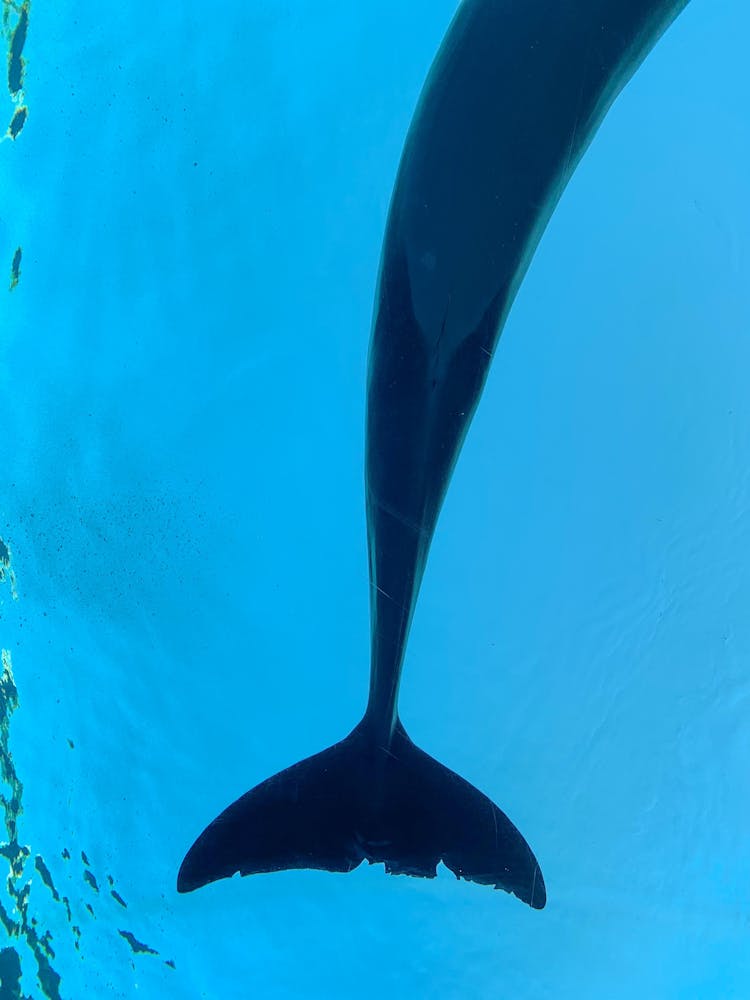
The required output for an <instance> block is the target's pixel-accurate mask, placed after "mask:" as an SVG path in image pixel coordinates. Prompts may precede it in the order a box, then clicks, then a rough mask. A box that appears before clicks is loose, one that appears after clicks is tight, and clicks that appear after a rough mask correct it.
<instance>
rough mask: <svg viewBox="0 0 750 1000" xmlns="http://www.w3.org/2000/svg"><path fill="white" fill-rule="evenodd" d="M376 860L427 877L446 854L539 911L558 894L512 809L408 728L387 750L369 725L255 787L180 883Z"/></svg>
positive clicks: (212, 833)
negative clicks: (420, 743) (427, 749)
mask: <svg viewBox="0 0 750 1000" xmlns="http://www.w3.org/2000/svg"><path fill="white" fill-rule="evenodd" d="M364 860H367V861H369V862H370V863H371V864H376V863H381V864H384V865H385V868H386V871H388V872H391V873H392V874H406V875H417V876H422V877H424V878H434V877H435V875H436V874H437V871H436V869H437V865H438V863H439V862H440V861H441V860H442V861H443V862H444V864H445V865H446V866H447V867H448V868H450V869H451V871H452V872H454V873H455V875H456V876H457V877H458V878H464V879H469V880H470V881H472V882H480V883H482V884H483V885H493V886H494V887H495V888H496V889H504V890H505V891H506V892H512V893H514V894H515V895H516V896H518V898H519V899H521V900H523V902H525V903H528V904H529V905H530V906H532V907H534V908H535V909H542V907H543V906H544V904H545V902H546V899H547V896H546V891H545V887H544V880H543V878H542V873H541V871H540V869H539V865H538V864H537V861H536V858H535V857H534V855H533V853H532V851H531V848H530V847H529V846H528V844H527V843H526V841H525V840H524V838H523V837H522V836H521V834H520V833H519V832H518V830H517V829H516V828H515V826H513V824H512V823H511V822H510V820H509V819H508V817H507V816H506V815H505V814H504V813H502V812H501V811H500V810H499V809H498V808H497V806H496V805H494V803H492V802H491V801H490V800H489V799H488V798H487V796H486V795H483V794H482V793H481V792H480V791H478V790H477V789H476V788H474V787H473V785H470V784H469V783H468V781H464V779H463V778H461V777H459V776H458V775H457V774H455V773H454V772H453V771H450V770H449V769H448V768H447V767H443V765H442V764H439V763H438V762H437V761H436V760H433V758H432V757H430V756H428V755H427V754H426V753H424V752H423V751H422V750H420V749H419V748H418V747H417V746H415V745H414V744H413V743H412V742H411V740H410V739H409V737H408V736H407V735H406V733H405V731H404V730H403V728H402V727H401V726H400V725H399V726H398V728H397V730H396V733H395V735H394V738H393V740H392V742H391V745H390V747H388V748H387V749H382V748H380V747H378V746H377V745H375V744H374V743H373V742H372V740H371V738H370V737H369V736H368V735H367V734H366V730H365V729H364V727H363V725H360V726H358V727H357V728H356V729H355V730H354V731H353V732H352V733H350V735H349V736H347V738H346V739H345V740H342V741H341V742H340V743H336V744H335V745H334V746H332V747H329V748H328V749H327V750H324V751H323V752H322V753H319V754H316V755H315V756H314V757H308V758H307V759H306V760H303V761H300V762H299V763H298V764H295V765H294V766H293V767H289V768H287V769H286V770H285V771H280V772H279V773H278V774H275V775H274V776H273V777H272V778H269V779H268V780H267V781H264V782H262V783H261V784H260V785H257V786H256V787H255V788H253V789H252V790H251V791H249V792H247V793H246V794H245V795H243V796H242V798H240V799H238V800H237V801H236V802H235V803H233V804H232V805H231V806H229V808H228V809H225V810H224V812H223V813H222V814H221V815H220V816H218V817H217V818H216V819H215V820H214V821H213V823H211V825H210V826H208V827H207V828H206V829H205V830H204V831H203V833H202V834H201V835H200V837H198V839H197V840H196V842H195V843H194V844H193V846H192V847H191V848H190V850H189V851H188V853H187V855H186V857H185V860H184V861H183V862H182V866H181V868H180V872H179V875H178V876H177V889H178V890H179V891H180V892H190V891H192V890H193V889H198V888H200V887H201V886H203V885H206V884H207V883H209V882H215V881H216V880H217V879H220V878H229V877H230V876H232V875H234V874H235V873H237V872H239V873H240V874H241V875H253V874H256V873H258V872H272V871H280V870H282V869H286V868H318V869H325V870H327V871H333V872H349V871H352V869H354V868H356V867H357V865H359V864H361V863H362V861H364Z"/></svg>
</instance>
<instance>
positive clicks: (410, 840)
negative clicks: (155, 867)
mask: <svg viewBox="0 0 750 1000" xmlns="http://www.w3.org/2000/svg"><path fill="white" fill-rule="evenodd" d="M687 2H688V0H522V2H519V0H464V2H463V3H462V4H461V5H460V7H459V8H458V10H457V12H456V14H455V16H454V18H453V21H452V23H451V25H450V27H449V29H448V32H447V34H446V36H445V39H444V41H443V43H442V45H441V47H440V50H439V52H438V54H437V56H436V58H435V61H434V63H433V65H432V68H431V70H430V72H429V76H428V78H427V81H426V83H425V86H424V88H423V91H422V94H421V97H420V100H419V103H418V106H417V110H416V112H415V114H414V118H413V121H412V124H411V126H410V129H409V132H408V136H407V139H406V143H405V147H404V151H403V155H402V158H401V163H400V166H399V170H398V176H397V180H396V184H395V189H394V192H393V196H392V200H391V205H390V209H389V214H388V220H387V226H386V233H385V239H384V244H383V250H382V256H381V262H380V274H379V281H378V288H377V293H376V299H375V308H374V317H373V326H372V336H371V342H370V352H369V359H368V374H367V420H366V448H365V452H366V457H365V466H366V469H365V480H366V484H365V485H366V506H367V541H368V553H369V573H370V612H371V614H370V617H371V665H370V686H369V698H368V702H367V707H366V710H365V713H364V717H363V718H362V720H361V721H360V722H359V723H358V725H357V726H355V728H354V729H353V730H352V731H351V733H350V734H349V735H348V736H347V737H346V738H345V739H343V740H341V741H340V742H338V743H336V744H334V745H333V746H331V747H329V748H328V749H327V750H323V751H322V752H321V753H318V754H316V755H315V756H313V757H309V758H307V759H306V760H303V761H301V762H299V763H297V764H295V765H293V766H292V767H289V768H287V769H286V770H284V771H281V772H280V773H278V774H276V775H274V776H273V777H271V778H268V779H267V780H266V781H263V782H262V783H261V784H259V785H257V786H256V787H255V788H253V789H252V790H251V791H249V792H247V793H246V794H245V795H243V796H242V797H241V798H240V799H238V800H237V801H236V802H234V803H233V804H232V805H230V806H229V807H228V808H227V809H226V810H225V811H224V812H223V813H221V815H220V816H218V818H217V819H215V820H214V821H213V822H212V823H211V824H210V825H209V826H208V827H207V828H206V829H205V830H204V831H203V833H201V834H200V836H199V837H198V839H197V840H196V841H195V843H194V844H193V846H192V847H191V848H190V850H189V851H188V853H187V855H186V856H185V859H184V861H183V862H182V866H181V868H180V871H179V874H178V878H177V888H178V890H179V891H180V892H190V891H191V890H193V889H196V888H198V887H200V886H203V885H206V884H207V883H209V882H213V881H215V880H217V879H220V878H227V877H229V876H232V875H234V874H235V873H237V872H240V873H241V874H242V875H249V874H253V873H258V872H271V871H278V870H281V869H290V868H313V869H325V870H328V871H334V872H349V871H352V869H354V868H356V867H357V866H358V865H359V864H361V862H362V861H364V860H367V861H368V862H370V863H371V864H372V863H382V864H384V865H385V868H386V871H388V872H391V873H394V874H398V873H402V874H407V875H416V876H423V877H428V878H432V877H434V876H435V875H436V869H437V865H438V863H439V862H440V861H442V862H443V863H444V864H445V865H446V866H447V867H448V868H449V869H451V871H453V872H454V873H455V875H456V876H457V877H458V878H463V879H468V880H471V881H473V882H479V883H482V884H485V885H492V886H494V887H495V888H496V889H504V890H505V891H507V892H510V893H513V894H515V895H516V896H517V897H518V898H519V899H521V900H522V901H523V902H525V903H528V904H529V905H530V906H531V907H533V908H535V909H541V908H543V907H544V905H545V902H546V898H547V896H546V889H545V884H544V879H543V877H542V873H541V869H540V867H539V864H538V862H537V860H536V858H535V857H534V854H533V852H532V850H531V848H530V847H529V845H528V844H527V842H526V841H525V839H524V838H523V837H522V835H521V834H520V833H519V831H518V830H517V829H516V827H515V826H514V825H513V823H512V822H511V821H510V820H509V819H508V817H507V816H506V815H505V814H504V813H503V812H501V811H500V809H499V808H498V807H497V806H496V805H495V804H494V803H493V802H492V801H491V800H490V799H489V798H488V797H487V796H486V795H484V794H483V793H482V792H480V791H479V790H478V789H476V788H475V787H473V786H472V785H471V784H469V782H467V781H465V780H464V779H463V778H461V777H459V775H457V774H455V773H454V772H453V771H451V770H449V769H448V768H447V767H444V766H443V765H442V764H440V763H438V761H436V760H434V759H433V758H432V757H430V756H428V755H427V754H426V753H425V752H424V751H423V750H421V749H420V748H419V747H417V746H416V745H415V744H414V743H412V741H411V740H410V739H409V737H408V735H407V733H406V730H405V729H404V726H403V724H402V722H401V720H400V718H399V713H398V691H399V683H400V678H401V669H402V663H403V658H404V650H405V646H406V641H407V637H408V633H409V627H410V624H411V620H412V615H413V612H414V606H415V602H416V599H417V594H418V591H419V587H420V583H421V580H422V575H423V573H424V569H425V563H426V560H427V555H428V551H429V548H430V542H431V540H432V537H433V533H434V530H435V525H436V522H437V518H438V514H439V511H440V507H441V504H442V501H443V498H444V496H445V492H446V489H447V487H448V483H449V480H450V478H451V474H452V472H453V468H454V465H455V463H456V459H457V457H458V454H459V451H460V449H461V445H462V443H463V440H464V437H465V435H466V432H467V430H468V427H469V424H470V422H471V419H472V416H473V414H474V411H475V409H476V406H477V403H478V401H479V397H480V395H481V392H482V388H483V386H484V382H485V378H486V376H487V372H488V370H489V367H490V364H491V362H492V357H493V353H494V350H495V346H496V344H497V341H498V338H499V336H500V332H501V330H502V328H503V325H504V323H505V320H506V317H507V315H508V312H509V310H510V307H511V304H512V302H513V299H514V297H515V294H516V292H517V290H518V287H519V284H520V282H521V280H522V278H523V276H524V273H525V272H526V269H527V267H528V265H529V262H530V260H531V257H532V255H533V253H534V250H535V249H536V246H537V244H538V242H539V240H540V238H541V235H542V233H543V231H544V229H545V226H546V225H547V222H548V221H549V219H550V216H551V214H552V212H553V210H554V207H555V205H556V204H557V201H558V199H559V198H560V195H561V194H562V191H563V189H564V188H565V185H566V183H567V182H568V180H569V179H570V177H571V175H572V173H573V171H574V169H575V167H576V165H577V164H578V162H579V161H580V159H581V157H582V155H583V153H584V152H585V150H586V148H587V147H588V145H589V143H590V142H591V140H592V138H593V136H594V134H595V132H596V130H597V128H598V126H599V125H600V124H601V122H602V120H603V118H604V116H605V114H606V112H607V110H608V109H609V107H610V106H611V104H612V102H613V101H614V100H615V98H616V96H617V95H618V93H619V92H620V91H621V90H622V88H623V87H624V86H625V84H626V83H627V81H628V80H629V79H630V77H631V76H632V74H633V73H634V72H635V71H636V69H637V67H638V66H639V65H640V63H641V62H642V60H643V59H644V58H645V57H646V55H647V54H648V52H649V51H650V49H651V48H652V47H653V45H654V44H655V43H656V41H657V40H658V38H659V37H660V36H661V34H662V33H663V32H664V31H665V30H666V28H667V27H668V26H669V25H670V23H671V22H672V21H673V20H674V19H675V17H677V15H678V14H679V13H680V11H681V10H682V9H683V8H684V7H685V6H686V5H687Z"/></svg>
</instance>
